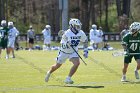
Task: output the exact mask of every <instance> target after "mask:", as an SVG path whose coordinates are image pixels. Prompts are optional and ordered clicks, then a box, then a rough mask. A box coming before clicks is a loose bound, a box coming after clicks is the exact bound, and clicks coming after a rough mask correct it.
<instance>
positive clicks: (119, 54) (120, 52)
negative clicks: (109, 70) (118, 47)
mask: <svg viewBox="0 0 140 93" xmlns="http://www.w3.org/2000/svg"><path fill="white" fill-rule="evenodd" d="M112 55H113V56H124V55H140V53H127V54H126V53H125V52H122V51H117V52H114V53H112Z"/></svg>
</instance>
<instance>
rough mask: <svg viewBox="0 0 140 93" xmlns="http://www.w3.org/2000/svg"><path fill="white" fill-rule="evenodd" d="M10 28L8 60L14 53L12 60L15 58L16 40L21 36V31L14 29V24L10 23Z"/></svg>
mask: <svg viewBox="0 0 140 93" xmlns="http://www.w3.org/2000/svg"><path fill="white" fill-rule="evenodd" d="M8 27H9V32H8V44H7V48H8V54H7V58H9V54H10V52H11V51H12V58H15V54H14V44H15V39H16V36H17V35H18V34H19V31H18V30H17V29H16V28H15V27H14V24H13V22H8Z"/></svg>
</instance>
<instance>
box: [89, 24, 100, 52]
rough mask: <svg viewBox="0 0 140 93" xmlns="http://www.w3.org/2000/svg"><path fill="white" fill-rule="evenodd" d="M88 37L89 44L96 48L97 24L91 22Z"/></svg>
mask: <svg viewBox="0 0 140 93" xmlns="http://www.w3.org/2000/svg"><path fill="white" fill-rule="evenodd" d="M89 38H90V44H91V46H92V48H93V51H94V50H96V49H97V48H98V46H97V40H98V30H97V26H96V25H95V24H93V25H92V28H91V29H90V33H89Z"/></svg>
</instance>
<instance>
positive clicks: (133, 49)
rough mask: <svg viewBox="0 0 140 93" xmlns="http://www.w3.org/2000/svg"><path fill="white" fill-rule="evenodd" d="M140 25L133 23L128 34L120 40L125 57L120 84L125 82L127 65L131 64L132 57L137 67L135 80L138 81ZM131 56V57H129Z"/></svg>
mask: <svg viewBox="0 0 140 93" xmlns="http://www.w3.org/2000/svg"><path fill="white" fill-rule="evenodd" d="M139 30H140V23H139V22H134V23H132V24H131V25H130V33H128V34H126V35H125V36H124V37H123V39H122V46H123V48H124V50H125V56H124V65H123V69H122V73H123V75H122V79H121V81H122V82H125V81H127V80H126V72H127V68H128V65H129V63H131V61H132V58H133V57H134V58H135V60H136V62H137V66H136V68H135V70H134V73H135V77H136V79H139V73H138V70H139V69H140V33H139ZM130 54H131V55H130ZM133 54H134V55H133Z"/></svg>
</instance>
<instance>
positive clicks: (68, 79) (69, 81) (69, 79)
mask: <svg viewBox="0 0 140 93" xmlns="http://www.w3.org/2000/svg"><path fill="white" fill-rule="evenodd" d="M64 82H65V83H66V84H73V83H74V82H73V81H72V80H71V78H66V80H65V81H64Z"/></svg>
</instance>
